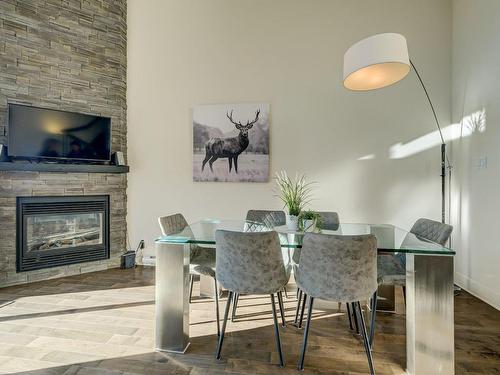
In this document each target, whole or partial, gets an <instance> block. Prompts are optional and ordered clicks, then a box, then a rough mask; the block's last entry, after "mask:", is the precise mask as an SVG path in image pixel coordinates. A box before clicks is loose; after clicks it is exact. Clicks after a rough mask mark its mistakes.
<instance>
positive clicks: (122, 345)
mask: <svg viewBox="0 0 500 375" xmlns="http://www.w3.org/2000/svg"><path fill="white" fill-rule="evenodd" d="M196 288H197V285H196V286H195V292H194V294H195V296H196V294H197V290H196ZM397 297H398V313H397V314H378V317H377V319H378V326H377V334H376V338H375V346H374V359H375V364H376V370H377V374H391V375H394V374H403V373H404V364H405V361H406V360H405V318H404V305H403V304H402V297H401V295H400V294H398V296H397ZM11 301H13V302H11ZM10 302H11V303H10ZM224 305H225V298H223V299H222V300H221V313H222V312H223V307H224ZM239 305H240V306H239V309H238V316H237V320H236V322H234V323H229V324H228V332H229V333H228V335H227V340H226V341H225V344H224V348H223V352H222V357H223V358H222V360H221V361H217V360H215V359H214V351H215V345H216V328H215V321H214V317H215V312H214V304H213V301H212V300H210V299H200V298H196V297H195V298H194V300H193V303H192V304H191V327H190V329H191V337H192V339H191V347H190V348H189V351H188V353H187V354H185V355H171V354H162V353H156V352H154V351H153V350H152V348H153V325H154V324H153V323H154V322H153V318H154V269H152V268H137V269H132V270H118V269H117V270H108V271H102V272H96V273H91V274H85V275H81V276H74V277H66V278H63V279H57V280H50V281H45V282H39V283H34V284H29V285H22V286H16V287H10V288H4V289H0V306H3V307H0V373H1V374H36V375H41V374H65V375H76V374H78V375H90V374H105V375H108V374H109V375H111V374H147V375H153V374H162V375H166V374H175V375H182V374H190V375H195V374H203V375H208V374H232V375H236V374H283V375H285V374H297V370H296V367H295V366H296V363H297V360H298V354H299V350H300V343H301V339H302V333H303V331H302V330H298V329H297V328H294V327H292V326H291V325H288V326H287V327H286V328H284V329H280V330H281V335H282V342H283V349H284V354H285V361H286V368H284V369H280V368H279V367H278V366H277V353H276V350H275V342H274V332H273V327H272V316H271V307H270V302H269V297H266V296H243V297H241V299H240V304H239ZM285 305H286V306H285V307H286V314H287V319H288V321H291V320H292V319H293V315H294V312H295V306H296V300H295V298H294V293H293V292H292V293H290V298H289V299H288V300H286V299H285ZM455 327H456V329H455V336H456V373H457V374H476V375H477V374H490V375H491V374H500V355H499V350H500V312H499V311H497V310H495V309H493V308H492V307H490V306H488V305H486V304H485V303H483V302H481V301H479V300H478V299H476V298H474V297H472V296H471V295H470V294H468V293H466V292H463V293H462V294H461V295H460V296H458V297H456V313H455ZM367 372H368V366H367V362H366V357H365V353H364V349H363V345H362V342H361V340H360V338H359V337H357V336H356V335H354V334H353V333H352V332H351V331H349V324H348V320H347V317H346V316H345V312H344V311H338V310H331V311H322V310H316V311H315V313H314V321H313V323H312V328H311V336H310V341H309V347H308V353H307V357H306V370H305V372H304V373H305V374H317V375H321V374H365V373H367ZM429 375H432V374H429Z"/></svg>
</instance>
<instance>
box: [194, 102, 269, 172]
mask: <svg viewBox="0 0 500 375" xmlns="http://www.w3.org/2000/svg"><path fill="white" fill-rule="evenodd" d="M259 115H260V109H259V110H257V112H256V113H255V119H254V120H253V121H251V122H250V120H248V121H247V123H246V125H243V124H242V123H241V122H235V121H234V120H233V111H232V110H231V113H227V112H226V117H227V118H228V119H229V121H231V123H232V124H233V125H234V126H235V127H236V129H238V130H239V131H240V133H239V134H238V135H237V136H236V137H228V138H211V139H210V140H209V141H208V142H207V143H206V144H205V159H204V160H203V163H202V166H201V170H202V172H203V170H204V169H205V164H207V162H208V165H209V166H210V170H211V171H212V172H213V171H214V170H213V168H212V164H213V163H214V162H215V161H216V160H217V159H224V158H227V159H228V162H229V172H230V173H231V169H232V168H233V162H234V171H235V172H236V173H238V156H240V154H241V153H242V152H243V151H245V150H246V148H247V147H248V143H249V140H248V131H249V130H250V129H251V128H252V126H253V125H254V124H255V123H256V122H257V121H258V120H259Z"/></svg>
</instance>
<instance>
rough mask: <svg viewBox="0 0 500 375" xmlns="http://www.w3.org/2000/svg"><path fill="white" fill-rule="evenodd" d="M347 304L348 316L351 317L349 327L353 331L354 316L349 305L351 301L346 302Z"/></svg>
mask: <svg viewBox="0 0 500 375" xmlns="http://www.w3.org/2000/svg"><path fill="white" fill-rule="evenodd" d="M346 306H347V316H348V317H349V328H350V329H351V331H352V330H353V329H354V327H353V326H352V316H351V308H350V307H349V302H347V303H346Z"/></svg>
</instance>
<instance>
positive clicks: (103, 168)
mask: <svg viewBox="0 0 500 375" xmlns="http://www.w3.org/2000/svg"><path fill="white" fill-rule="evenodd" d="M0 171H23V172H24V171H30V172H71V173H128V172H129V167H128V165H101V164H59V163H24V162H0Z"/></svg>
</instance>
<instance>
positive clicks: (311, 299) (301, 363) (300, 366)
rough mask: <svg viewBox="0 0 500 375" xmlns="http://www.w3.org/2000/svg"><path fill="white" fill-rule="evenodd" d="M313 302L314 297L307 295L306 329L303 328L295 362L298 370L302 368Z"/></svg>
mask: <svg viewBox="0 0 500 375" xmlns="http://www.w3.org/2000/svg"><path fill="white" fill-rule="evenodd" d="M305 301H306V300H305V299H304V304H305ZM313 303H314V297H309V311H308V314H307V321H306V329H305V330H304V340H303V341H302V352H301V354H300V359H299V363H298V364H297V368H298V369H299V370H300V371H302V370H304V359H305V356H306V349H307V338H308V337H309V327H310V326H311V316H312V310H313Z"/></svg>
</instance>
